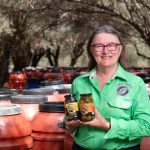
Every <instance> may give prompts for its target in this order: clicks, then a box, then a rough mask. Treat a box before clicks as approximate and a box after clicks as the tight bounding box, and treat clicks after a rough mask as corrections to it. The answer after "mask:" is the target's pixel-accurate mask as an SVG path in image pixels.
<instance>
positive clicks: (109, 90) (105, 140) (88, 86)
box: [71, 65, 150, 150]
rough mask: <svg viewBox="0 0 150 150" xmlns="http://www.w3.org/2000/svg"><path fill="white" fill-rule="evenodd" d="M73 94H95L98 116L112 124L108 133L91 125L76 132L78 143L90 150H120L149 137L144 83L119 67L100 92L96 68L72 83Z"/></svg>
mask: <svg viewBox="0 0 150 150" xmlns="http://www.w3.org/2000/svg"><path fill="white" fill-rule="evenodd" d="M71 92H72V93H74V94H76V97H77V100H78V101H79V100H80V94H84V93H92V98H93V100H94V105H95V107H96V108H97V109H98V111H99V113H100V114H101V115H102V116H103V117H104V118H105V119H106V120H108V121H109V122H110V123H111V128H110V129H109V131H103V130H101V129H97V128H94V127H89V126H82V127H80V128H78V129H77V130H76V133H75V135H74V140H75V142H76V143H77V144H78V145H80V146H81V147H83V148H86V149H88V150H117V149H121V148H127V147H132V146H134V145H137V144H139V143H140V141H141V138H142V137H143V136H150V100H149V97H148V93H147V91H146V87H145V84H144V82H143V80H142V79H141V78H140V77H138V76H135V75H133V74H131V73H129V72H127V71H125V70H124V69H123V68H122V66H121V65H118V68H117V71H116V73H115V76H114V77H113V78H111V79H110V80H108V81H107V83H106V84H105V85H104V86H103V88H102V89H99V84H98V79H97V77H96V68H94V69H93V70H91V71H90V72H88V73H86V74H84V75H81V76H79V77H78V78H76V79H75V80H74V81H73V84H72V88H71Z"/></svg>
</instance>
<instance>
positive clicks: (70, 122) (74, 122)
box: [66, 120, 82, 129]
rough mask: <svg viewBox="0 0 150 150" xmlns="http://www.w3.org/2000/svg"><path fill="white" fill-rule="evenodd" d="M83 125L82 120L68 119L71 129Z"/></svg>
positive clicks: (67, 124)
mask: <svg viewBox="0 0 150 150" xmlns="http://www.w3.org/2000/svg"><path fill="white" fill-rule="evenodd" d="M81 125H82V123H81V121H80V120H72V121H66V126H67V127H69V128H70V129H75V128H77V127H80V126H81Z"/></svg>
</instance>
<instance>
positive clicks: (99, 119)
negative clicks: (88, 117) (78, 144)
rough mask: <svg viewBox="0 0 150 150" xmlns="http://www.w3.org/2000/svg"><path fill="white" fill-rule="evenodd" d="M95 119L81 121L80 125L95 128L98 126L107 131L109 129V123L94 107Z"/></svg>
mask: <svg viewBox="0 0 150 150" xmlns="http://www.w3.org/2000/svg"><path fill="white" fill-rule="evenodd" d="M94 112H95V119H94V120H92V121H88V122H82V123H81V126H84V125H88V126H91V127H95V128H100V129H102V130H105V131H108V130H109V129H110V123H109V122H108V121H107V120H106V119H105V118H104V117H103V116H102V115H101V114H100V113H99V112H98V110H97V109H96V108H95V110H94Z"/></svg>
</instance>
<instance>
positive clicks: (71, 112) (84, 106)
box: [65, 94, 95, 122]
mask: <svg viewBox="0 0 150 150" xmlns="http://www.w3.org/2000/svg"><path fill="white" fill-rule="evenodd" d="M80 96H81V98H80V101H79V103H78V102H77V100H76V98H75V96H74V95H72V94H70V95H66V96H65V114H66V119H67V120H68V121H70V120H77V119H79V120H81V121H83V122H87V121H91V120H93V119H94V118H95V114H94V104H93V99H92V96H91V94H81V95H80Z"/></svg>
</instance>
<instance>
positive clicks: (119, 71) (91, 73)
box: [83, 64, 127, 80]
mask: <svg viewBox="0 0 150 150" xmlns="http://www.w3.org/2000/svg"><path fill="white" fill-rule="evenodd" d="M83 77H89V79H90V80H92V79H93V78H94V77H96V67H94V68H93V69H92V70H91V71H89V72H88V73H86V74H84V75H83ZM116 77H118V78H122V79H124V80H127V76H126V71H125V70H124V68H123V67H122V66H121V65H120V64H118V68H117V71H116V73H115V75H114V76H113V77H112V79H114V78H116Z"/></svg>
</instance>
